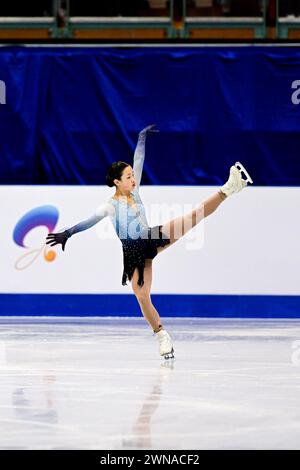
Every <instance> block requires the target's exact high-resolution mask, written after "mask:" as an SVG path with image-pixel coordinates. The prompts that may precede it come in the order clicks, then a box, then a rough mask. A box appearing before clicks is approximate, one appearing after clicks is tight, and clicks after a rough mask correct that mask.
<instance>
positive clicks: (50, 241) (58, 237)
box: [46, 202, 115, 251]
mask: <svg viewBox="0 0 300 470" xmlns="http://www.w3.org/2000/svg"><path fill="white" fill-rule="evenodd" d="M114 211H115V209H114V207H113V205H112V204H110V203H109V202H107V203H106V204H103V205H101V206H99V207H98V209H97V210H96V212H95V214H93V215H92V216H91V217H89V218H88V219H86V220H83V221H82V222H79V223H78V224H76V225H74V226H73V227H70V228H68V229H67V230H65V231H64V232H59V233H49V234H48V236H47V238H46V240H47V241H46V244H47V245H50V246H54V245H58V244H61V246H62V250H63V251H65V246H66V243H67V240H68V239H69V238H70V237H72V235H74V234H75V233H78V232H82V231H84V230H87V229H89V228H91V227H93V226H94V225H96V224H97V223H98V222H100V221H101V220H102V219H104V218H105V217H107V216H108V215H113V214H114Z"/></svg>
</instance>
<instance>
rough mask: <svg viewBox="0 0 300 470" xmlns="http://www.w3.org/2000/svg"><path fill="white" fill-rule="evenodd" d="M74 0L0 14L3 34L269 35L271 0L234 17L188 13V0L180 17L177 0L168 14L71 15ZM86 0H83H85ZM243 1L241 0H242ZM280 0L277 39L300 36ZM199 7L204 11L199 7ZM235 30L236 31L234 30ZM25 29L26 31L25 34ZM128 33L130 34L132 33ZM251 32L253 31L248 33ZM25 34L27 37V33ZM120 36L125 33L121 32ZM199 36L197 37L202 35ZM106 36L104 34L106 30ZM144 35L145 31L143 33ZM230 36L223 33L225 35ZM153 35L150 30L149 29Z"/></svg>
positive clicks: (297, 22)
mask: <svg viewBox="0 0 300 470" xmlns="http://www.w3.org/2000/svg"><path fill="white" fill-rule="evenodd" d="M72 1H73V0H53V8H52V14H51V15H49V16H43V17H20V16H16V17H0V34H1V38H2V39H3V38H5V37H6V32H7V37H8V38H12V37H13V31H20V30H22V31H23V33H24V35H25V36H26V37H30V31H31V32H32V35H33V37H34V36H35V34H34V32H37V31H40V32H41V31H42V32H43V34H44V36H43V37H49V38H75V39H77V38H78V39H80V33H81V32H84V31H86V32H87V36H88V33H89V32H97V31H98V32H109V31H110V30H111V31H116V32H117V31H119V32H124V31H125V30H127V32H129V33H130V31H132V32H133V36H132V37H133V38H134V37H136V36H134V33H136V31H143V30H144V31H147V30H148V31H150V30H152V32H153V31H154V30H161V31H162V32H163V33H164V34H163V35H162V33H161V38H162V39H163V38H164V37H165V38H185V39H188V38H193V37H197V35H196V34H195V32H198V33H199V32H200V33H199V34H200V36H201V34H202V37H203V38H205V37H207V36H209V34H210V33H211V35H210V37H212V38H213V37H214V36H213V34H214V33H216V32H217V33H218V32H219V36H218V37H221V36H222V31H223V32H224V31H225V32H230V31H232V32H233V35H234V34H235V36H236V37H237V38H238V37H239V34H241V38H243V35H242V32H243V31H246V30H249V31H250V32H251V34H252V37H253V38H254V39H263V38H266V37H267V24H266V21H267V6H268V3H269V1H270V0H261V2H262V8H261V16H259V17H256V16H253V17H242V16H241V17H232V16H228V15H226V16H222V15H219V16H217V15H214V16H208V15H207V16H205V15H204V14H203V15H202V14H201V13H200V14H198V15H196V16H192V15H189V14H188V8H187V0H179V3H180V2H181V3H180V6H181V11H180V15H179V16H180V18H179V19H178V11H176V8H178V2H177V0H176V4H175V0H170V1H169V2H168V5H169V6H168V10H167V14H166V16H151V15H149V16H99V17H96V16H74V15H72V8H71V7H72ZM83 1H84V0H83ZM241 1H242V0H241ZM279 7H280V0H276V28H275V30H276V34H275V37H274V39H276V38H280V39H287V38H291V37H292V38H295V37H296V38H299V39H300V16H299V17H289V16H280V8H279ZM198 11H201V9H200V10H198ZM234 32H235V33H234ZM25 33H26V34H25ZM129 33H128V34H127V37H129ZM249 34H250V33H249ZM25 36H24V37H25ZM120 36H122V34H121V33H120ZM200 36H198V37H200ZM104 37H105V34H104ZM140 37H142V35H141V36H140ZM226 37H228V35H227V36H226V34H224V38H226ZM149 38H151V33H149Z"/></svg>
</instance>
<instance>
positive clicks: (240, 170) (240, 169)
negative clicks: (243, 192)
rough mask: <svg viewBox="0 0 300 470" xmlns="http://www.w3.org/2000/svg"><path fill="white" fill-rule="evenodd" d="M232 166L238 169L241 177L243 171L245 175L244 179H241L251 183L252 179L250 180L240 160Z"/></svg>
mask: <svg viewBox="0 0 300 470" xmlns="http://www.w3.org/2000/svg"><path fill="white" fill-rule="evenodd" d="M234 166H235V167H236V168H237V169H238V170H239V172H240V173H241V175H242V178H243V173H244V175H245V176H246V179H245V180H244V179H243V181H246V183H250V184H253V180H252V178H251V176H250V175H249V173H248V171H247V170H246V168H245V167H244V166H243V165H242V164H241V163H240V162H236V164H235V165H234Z"/></svg>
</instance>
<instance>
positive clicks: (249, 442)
mask: <svg viewBox="0 0 300 470" xmlns="http://www.w3.org/2000/svg"><path fill="white" fill-rule="evenodd" d="M164 324H165V327H166V329H167V330H168V331H169V332H170V334H171V336H172V338H173V341H174V348H175V356H176V359H175V361H172V362H167V361H164V360H163V359H161V358H160V356H159V354H158V344H157V339H156V338H155V336H154V334H153V333H152V331H151V329H150V328H149V326H148V325H147V324H146V322H145V321H144V320H143V319H142V318H131V319H129V318H54V317H53V318H49V317H48V318H15V317H14V318H8V317H0V375H1V381H0V421H1V424H0V428H1V433H0V448H1V449H178V450H182V449H199V450H201V449H300V377H299V376H300V322H299V321H297V320H270V319H263V320H261V319H253V320H249V319H212V318H211V319H189V318H180V319H172V318H166V319H164ZM297 341H299V343H297ZM298 352H299V354H298Z"/></svg>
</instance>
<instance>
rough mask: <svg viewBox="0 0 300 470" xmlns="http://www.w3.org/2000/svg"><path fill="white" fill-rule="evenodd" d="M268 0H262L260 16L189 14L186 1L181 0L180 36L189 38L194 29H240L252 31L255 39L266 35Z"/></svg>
mask: <svg viewBox="0 0 300 470" xmlns="http://www.w3.org/2000/svg"><path fill="white" fill-rule="evenodd" d="M267 2H268V0H262V10H261V16H251V17H249V16H247V17H243V16H240V17H236V16H189V15H188V12H187V2H186V0H183V32H182V36H183V37H185V38H189V37H190V35H191V32H192V31H195V30H214V31H217V30H229V29H230V30H242V29H250V30H252V31H253V36H254V38H255V39H263V38H265V37H266V32H267V27H266V16H267V15H266V13H267Z"/></svg>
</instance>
